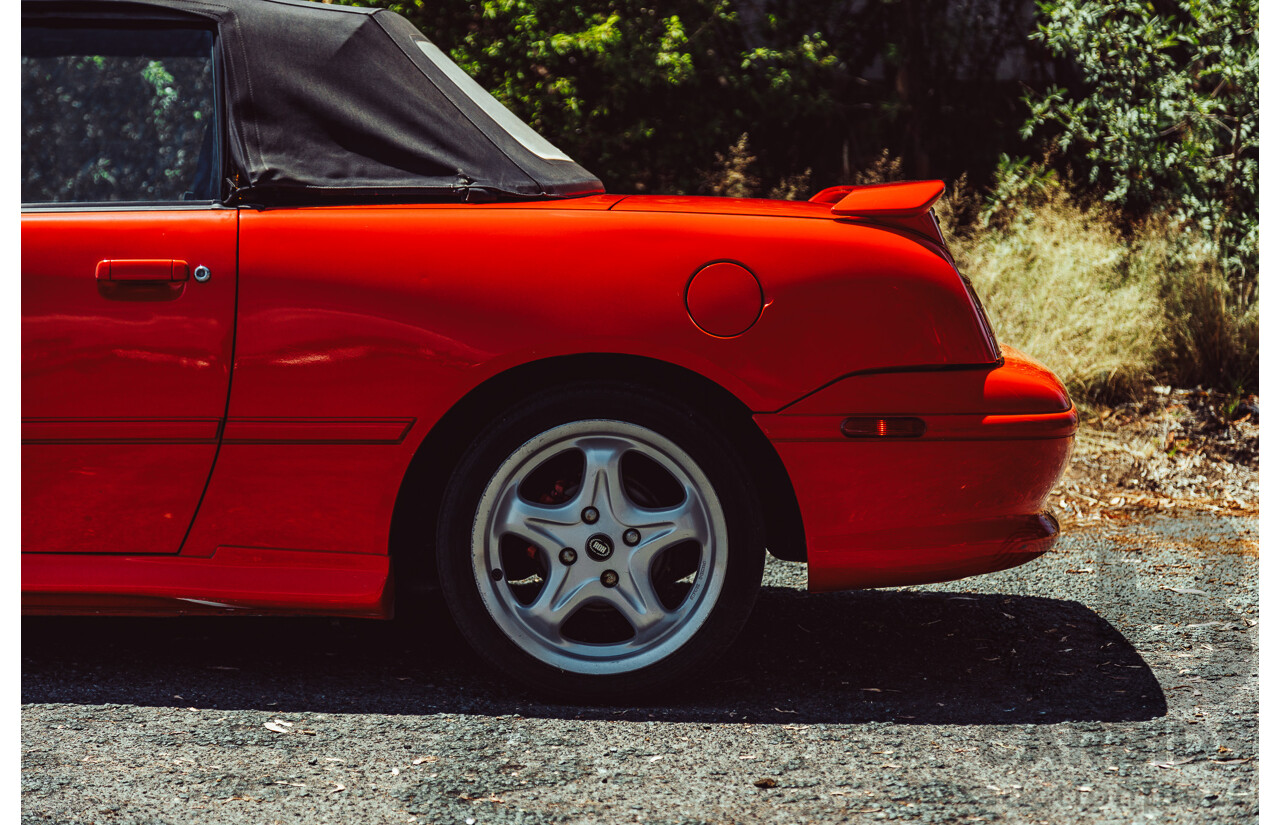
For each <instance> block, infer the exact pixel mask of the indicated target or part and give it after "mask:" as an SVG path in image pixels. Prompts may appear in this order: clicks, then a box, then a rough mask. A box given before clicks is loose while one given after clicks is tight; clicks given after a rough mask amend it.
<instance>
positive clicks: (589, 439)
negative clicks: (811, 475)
mask: <svg viewBox="0 0 1280 825" xmlns="http://www.w3.org/2000/svg"><path fill="white" fill-rule="evenodd" d="M566 453H571V454H572V453H576V454H578V455H580V457H581V467H582V470H581V476H580V479H579V483H578V485H577V486H576V488H575V489H573V490H572V494H571V495H570V496H569V497H568V499H567V500H565V501H559V502H555V503H552V504H544V503H538V502H533V501H530V500H529V499H528V498H526V497H525V496H524V495H522V494H521V486H522V484H523V483H524V482H525V481H526V480H527V479H528V478H529V477H530V476H531V475H532V474H534V473H536V472H537V471H538V470H539V468H541V467H543V466H545V465H547V463H548V462H550V461H552V460H554V459H557V458H558V457H562V456H564V455H565V454H566ZM628 454H638V455H639V456H642V457H643V458H644V459H647V460H648V462H651V463H652V465H657V466H658V467H660V468H661V469H662V470H663V471H665V473H666V474H667V475H668V476H669V477H670V480H672V481H673V482H674V483H675V484H677V485H679V487H680V488H682V489H683V500H681V501H680V502H679V503H677V504H669V503H667V504H663V505H662V506H658V507H645V506H641V505H640V504H639V503H637V502H636V501H634V500H633V499H632V496H631V495H629V494H628V492H627V490H628V486H634V483H633V484H631V485H629V484H628V482H630V481H631V479H630V478H628V477H625V476H624V473H625V472H628V471H627V470H626V468H624V461H623V459H624V457H625V456H627V455H628ZM592 508H594V510H595V511H596V512H594V513H588V512H587V511H588V510H590V509H592ZM584 514H586V518H584ZM587 519H591V521H588V520H587ZM631 530H636V531H638V532H639V538H638V540H636V541H634V542H633V541H632V540H635V539H636V538H637V537H636V535H635V534H634V533H629V531H631ZM504 537H515V538H516V539H518V540H519V541H520V542H522V543H526V544H527V546H528V548H529V554H530V555H531V556H533V557H536V558H535V561H536V562H537V565H538V568H539V570H540V571H541V583H540V587H539V588H538V590H537V592H536V595H534V596H533V597H532V598H531V599H528V600H522V599H521V598H519V597H518V596H517V593H516V591H515V589H514V588H513V587H512V585H511V583H510V581H509V577H508V575H507V571H506V570H505V569H504V564H503V553H502V549H501V548H502V544H503V541H504ZM602 539H603V541H602ZM508 540H509V538H508ZM726 545H727V528H726V526H725V517H724V512H723V510H722V508H721V505H720V501H719V499H718V497H717V496H716V493H715V490H714V489H713V488H712V486H711V483H710V481H709V480H708V479H707V477H706V475H705V474H704V473H703V471H702V470H701V468H699V467H698V465H697V464H696V463H695V462H694V461H693V459H692V458H691V457H690V456H689V454H688V453H686V452H685V451H684V450H682V449H681V448H680V447H678V446H677V445H676V444H675V443H673V442H672V441H671V440H670V439H667V438H665V437H663V436H661V435H659V434H658V433H656V432H654V431H653V430H650V429H648V428H646V427H641V426H638V425H635V424H630V423H627V422H624V421H612V420H588V421H575V422H572V423H569V424H564V425H562V426H559V427H555V428H553V429H550V430H547V431H546V432H543V433H541V434H540V435H538V436H536V437H534V438H532V439H530V440H529V441H527V442H526V443H525V444H523V445H522V446H521V447H519V448H518V449H517V450H516V451H515V452H513V453H512V454H511V455H510V456H508V457H507V459H506V460H505V461H503V462H502V464H501V465H500V466H499V467H498V470H497V472H495V473H494V475H493V477H492V478H491V479H490V481H489V483H488V485H487V486H486V487H485V490H484V493H483V494H482V496H481V498H480V504H479V507H478V508H477V511H476V519H475V522H474V525H473V528H472V541H471V559H472V571H473V573H474V575H475V581H476V585H477V587H478V589H479V591H480V597H481V600H482V601H483V602H484V606H485V608H486V609H487V610H488V612H489V615H490V616H491V617H492V618H493V620H494V622H495V623H496V624H497V625H498V627H499V628H500V629H501V630H502V632H503V633H504V634H505V635H506V637H507V638H508V639H510V640H511V641H512V642H514V643H515V644H516V645H517V646H518V647H519V648H520V649H521V650H523V651H524V652H526V653H528V654H529V655H530V656H533V657H534V658H536V659H538V660H540V661H542V662H545V663H546V664H549V665H551V666H553V667H556V668H559V669H561V670H565V671H569V672H572V673H582V674H615V673H625V672H629V671H634V670H637V669H639V668H642V667H645V666H647V665H650V664H653V663H655V662H658V661H660V660H662V659H663V658H665V657H666V656H668V655H670V654H671V653H673V652H674V651H676V650H678V649H679V648H680V647H681V646H682V645H684V644H685V643H686V642H687V641H688V640H689V639H690V638H692V637H693V636H694V634H696V633H697V631H698V629H699V628H700V627H702V625H703V623H704V622H705V621H706V619H707V616H708V615H709V614H710V613H711V611H712V609H713V608H714V607H715V604H716V600H717V599H718V598H719V596H720V591H721V589H722V587H723V585H724V580H725V570H726V565H727V558H728V547H727V546H726ZM692 546H696V547H697V561H696V572H693V573H691V576H692V582H687V578H688V577H686V578H685V579H683V580H682V581H685V586H687V587H688V591H687V593H686V594H685V595H683V596H682V598H680V600H679V601H678V603H676V604H668V603H667V602H665V601H664V600H663V599H662V598H660V596H659V593H658V588H657V587H656V585H657V582H656V580H655V574H656V572H657V571H659V570H660V569H662V568H663V566H664V565H662V564H660V563H659V562H660V560H662V558H663V556H664V554H666V553H668V551H673V549H674V548H677V547H679V548H682V550H683V549H686V548H690V547H692ZM565 549H571V550H573V551H574V552H573V553H572V554H566V553H564V552H563V551H564V550H565ZM565 559H573V560H572V561H571V562H570V563H565ZM601 608H605V609H606V611H607V610H608V609H612V611H616V613H617V614H618V615H620V616H621V617H622V619H624V620H625V621H626V623H627V625H629V627H630V631H631V635H630V637H629V638H626V639H622V640H615V641H607V642H597V641H584V640H582V639H580V638H576V637H575V636H574V635H573V634H567V624H568V623H569V622H570V620H571V619H574V616H575V614H577V613H579V612H580V611H582V610H583V609H586V610H588V611H590V610H593V609H594V610H597V611H598V610H600V609H601Z"/></svg>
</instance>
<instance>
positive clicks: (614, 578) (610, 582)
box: [600, 570, 618, 587]
mask: <svg viewBox="0 0 1280 825" xmlns="http://www.w3.org/2000/svg"><path fill="white" fill-rule="evenodd" d="M600 583H601V584H603V585H604V586H605V587H616V586H617V585H618V574H617V573H615V572H613V571H612V570H606V571H604V572H603V573H601V574H600Z"/></svg>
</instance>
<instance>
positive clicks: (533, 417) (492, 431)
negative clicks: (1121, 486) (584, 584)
mask: <svg viewBox="0 0 1280 825" xmlns="http://www.w3.org/2000/svg"><path fill="white" fill-rule="evenodd" d="M593 419H600V420H616V421H621V422H626V423H630V424H635V425H639V426H641V427H645V428H647V429H650V430H653V431H654V432H656V433H658V434H660V435H662V436H664V437H666V438H668V439H670V440H671V441H673V442H674V443H675V444H676V445H677V446H679V447H680V448H681V449H682V450H684V451H685V452H686V453H687V454H688V455H689V457H690V458H691V459H692V460H693V461H694V463H696V464H697V465H698V467H699V468H700V469H701V470H702V472H703V473H704V474H705V475H706V477H707V479H708V480H709V482H710V483H711V486H712V488H713V489H714V492H715V495H716V497H717V498H718V499H719V502H720V506H721V510H722V512H723V513H724V517H725V526H726V529H727V532H728V535H727V542H726V546H727V549H728V554H727V565H726V570H725V580H724V583H723V585H722V587H721V591H720V595H719V597H718V598H717V601H716V604H715V605H714V606H713V608H712V609H711V611H710V613H709V614H708V615H707V618H706V620H705V621H704V622H703V624H702V626H701V627H700V628H698V630H697V631H696V632H695V633H694V635H693V636H692V637H691V638H690V639H689V640H688V641H687V642H685V644H684V645H682V646H681V647H680V648H678V649H677V650H676V651H674V652H672V653H671V654H670V655H668V656H666V657H665V658H663V659H661V660H660V661H658V662H655V663H653V664H651V665H648V666H646V667H643V668H640V669H637V670H634V671H629V672H627V673H620V674H609V675H585V674H579V673H572V672H569V671H564V670H560V669H559V668H556V667H553V666H551V665H548V664H546V663H544V662H542V661H540V660H538V659H536V658H534V657H533V656H531V655H530V654H528V653H526V652H525V651H523V650H521V649H520V647H519V646H518V645H516V643H514V642H513V641H511V640H510V639H509V638H508V637H507V636H506V634H505V633H503V632H502V630H501V629H499V627H498V625H497V624H496V623H495V622H494V620H493V619H492V617H491V616H490V615H489V611H488V609H487V608H486V607H485V606H484V603H483V601H482V600H481V597H480V592H479V590H478V586H477V583H476V581H475V574H474V572H473V567H472V559H471V553H472V534H473V528H474V525H475V519H476V514H477V510H478V507H479V503H480V499H481V496H482V495H483V493H484V489H485V487H486V486H487V485H488V484H489V482H490V480H491V479H492V477H493V475H494V473H496V472H497V470H498V468H499V467H500V466H501V465H502V463H503V462H504V461H506V460H507V458H508V457H509V456H511V455H512V454H513V453H514V452H515V451H516V450H518V449H519V448H520V447H521V446H522V445H524V444H525V443H526V442H528V441H529V440H530V439H532V438H534V437H536V436H538V435H539V434H541V433H544V432H546V431H548V430H550V429H553V428H555V427H559V426H561V425H564V424H568V423H571V422H575V421H585V420H593ZM748 478H749V476H748V473H747V468H746V467H745V465H744V463H743V462H742V460H741V458H740V456H739V454H738V452H737V451H736V450H735V449H734V446H733V444H732V443H731V442H730V441H729V439H728V438H727V437H726V436H725V435H724V434H723V433H722V432H721V431H720V430H719V428H718V427H717V426H716V423H715V421H714V420H712V418H711V417H710V416H707V415H705V414H703V413H700V412H698V411H697V410H695V409H694V408H692V407H690V406H689V405H687V404H684V403H681V402H679V401H675V400H672V399H668V398H665V397H663V396H661V395H657V394H655V393H654V392H653V391H652V390H651V389H648V388H639V387H634V386H631V385H627V384H623V383H617V384H579V385H572V386H569V387H563V388H560V389H557V390H554V391H545V392H542V393H539V394H536V395H534V396H532V397H530V398H528V399H526V400H524V401H522V402H520V403H519V404H517V405H514V406H512V407H510V408H508V409H507V410H506V411H504V412H503V413H502V414H501V415H499V416H498V417H497V418H496V419H495V420H494V421H493V422H492V423H491V424H489V425H488V426H487V427H486V428H485V429H484V430H483V431H482V432H481V433H480V435H479V436H478V437H477V438H476V439H475V441H473V443H472V444H471V446H470V447H469V448H468V449H467V451H466V452H465V453H464V454H463V456H462V458H461V459H460V460H459V462H458V465H457V467H456V468H455V470H454V472H453V475H452V477H451V480H450V483H449V485H448V488H447V490H446V493H445V496H444V499H443V503H442V506H441V510H440V514H439V518H438V522H437V535H436V563H437V568H438V571H439V576H440V583H441V586H442V589H443V591H444V596H445V600H446V602H447V603H448V606H449V609H450V613H451V614H452V615H453V618H454V622H455V623H456V624H457V626H458V629H459V630H460V631H461V633H462V634H463V636H464V637H465V638H466V639H467V641H468V642H469V643H470V644H471V645H472V646H473V647H474V648H475V649H476V651H477V652H478V653H479V654H480V655H481V657H482V658H483V659H484V660H486V661H487V662H488V663H489V664H491V665H493V666H495V667H497V668H498V669H499V670H500V671H502V672H504V673H506V674H507V675H509V676H511V677H513V678H515V679H516V680H517V681H520V682H522V683H524V684H526V685H528V686H530V687H532V688H534V689H535V690H537V691H538V692H540V693H543V694H547V695H549V696H552V697H554V698H558V699H573V700H584V701H589V702H609V701H623V700H628V699H634V698H638V697H642V696H650V695H653V694H655V693H656V692H658V691H661V690H663V689H665V688H669V687H679V685H678V684H677V683H678V682H684V683H688V681H689V680H690V679H692V678H694V677H695V675H696V674H698V673H699V672H700V671H702V670H703V669H704V668H705V667H706V666H707V665H709V664H710V663H711V662H712V661H714V659H715V658H716V657H717V656H718V655H720V654H721V653H723V652H724V651H725V649H727V648H728V647H729V646H730V644H731V643H732V641H733V639H734V638H735V637H736V636H737V634H738V631H739V630H741V628H742V625H743V624H744V623H745V622H746V619H747V616H748V615H749V613H750V611H751V607H752V605H753V603H754V601H755V596H756V593H757V591H758V590H759V586H760V580H761V578H762V575H763V567H764V542H763V538H762V536H763V529H762V526H761V524H760V518H759V512H760V508H759V507H758V506H756V504H755V501H754V493H753V491H752V490H751V488H750V485H749V483H748Z"/></svg>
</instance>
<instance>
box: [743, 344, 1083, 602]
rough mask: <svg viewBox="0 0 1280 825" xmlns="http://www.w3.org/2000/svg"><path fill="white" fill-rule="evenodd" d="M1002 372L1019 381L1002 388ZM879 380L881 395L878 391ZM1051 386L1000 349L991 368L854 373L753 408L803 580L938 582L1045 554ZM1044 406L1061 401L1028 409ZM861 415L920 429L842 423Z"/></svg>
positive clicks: (1061, 443) (1061, 427) (1055, 446)
mask: <svg viewBox="0 0 1280 825" xmlns="http://www.w3.org/2000/svg"><path fill="white" fill-rule="evenodd" d="M1011 378H1012V379H1016V381H1017V382H1021V383H1025V384H1027V386H1028V390H1027V392H1025V393H1018V392H1011V391H1010V380H1011ZM863 379H871V380H863ZM899 379H900V380H899ZM895 381H897V384H895ZM903 382H905V383H906V384H909V385H910V386H911V388H912V393H913V396H912V398H911V401H912V402H913V405H912V407H910V408H907V407H903V406H901V404H902V401H901V398H902V394H901V393H900V392H892V390H893V389H894V387H895V386H897V387H898V388H899V389H900V388H901V384H902V383H903ZM1036 384H1038V385H1039V387H1038V388H1037V387H1036V386H1035V385H1036ZM972 385H976V386H972ZM881 387H883V388H887V389H888V390H890V391H891V392H890V393H889V394H888V395H885V396H884V397H880V398H877V397H876V396H877V389H878V388H881ZM966 387H967V389H966ZM931 388H932V390H931ZM935 390H936V392H935ZM1060 390H1061V384H1059V383H1058V381H1057V379H1056V378H1054V377H1053V375H1052V373H1050V372H1049V371H1048V370H1046V369H1044V368H1043V367H1041V366H1040V365H1038V364H1036V363H1035V362H1033V361H1031V360H1030V359H1028V358H1026V357H1025V356H1023V355H1022V354H1021V353H1018V352H1017V351H1016V350H1011V349H1006V350H1005V362H1004V363H1003V364H1002V365H1000V366H998V367H995V368H993V369H990V370H975V371H972V372H969V373H962V372H938V373H913V374H898V376H897V378H895V380H894V381H888V380H886V379H885V377H884V376H863V377H853V378H849V379H845V380H844V381H841V382H837V383H836V384H834V385H832V386H831V387H829V388H827V389H825V390H823V391H821V392H820V393H817V394H815V395H814V396H811V397H810V398H807V399H805V400H804V401H802V402H800V403H799V404H796V405H792V407H790V408H788V409H787V410H784V411H783V412H781V413H775V414H767V415H758V416H756V421H757V423H758V424H759V425H760V427H761V429H762V430H763V431H764V433H765V434H766V436H768V438H769V439H770V441H771V442H772V443H773V445H774V447H775V449H776V450H777V452H778V455H779V456H780V457H781V459H782V462H783V464H784V466H785V467H786V469H787V472H788V474H789V475H790V478H791V482H792V487H793V489H794V490H795V493H796V499H797V502H798V504H799V506H800V513H801V516H802V518H803V521H804V530H805V540H806V544H807V548H808V561H809V589H810V590H813V591H825V590H841V589H849V588H860V587H886V586H897V585H907V584H923V583H928V582H939V581H949V580H952V579H957V578H963V577H965V576H971V575H976V574H979V573H988V572H994V571H996V570H1003V569H1006V568H1009V567H1013V566H1015V565H1018V564H1022V563H1024V562H1027V561H1030V560H1031V559H1034V558H1036V557H1037V556H1039V555H1041V554H1043V553H1045V552H1046V551H1048V550H1049V549H1050V548H1051V547H1052V546H1053V544H1054V542H1055V541H1056V540H1057V537H1058V534H1059V528H1058V523H1057V521H1056V519H1054V518H1053V516H1052V515H1050V514H1049V513H1048V512H1047V511H1046V509H1045V502H1046V500H1047V498H1048V495H1049V492H1050V490H1052V488H1053V486H1054V485H1055V484H1056V483H1057V481H1058V478H1059V477H1060V476H1061V474H1062V471H1063V469H1064V468H1065V467H1066V465H1067V462H1068V461H1069V459H1070V455H1071V449H1072V446H1073V443H1074V433H1075V429H1076V424H1077V414H1076V410H1075V408H1074V407H1073V406H1072V405H1071V403H1070V401H1069V400H1067V399H1066V395H1065V392H1061V393H1060V394H1059V391H1060ZM1055 395H1056V396H1057V397H1056V398H1055V397H1053V396H1055ZM982 406H986V407H988V408H989V411H987V412H983V411H982V410H981V407H982ZM1047 406H1048V407H1052V406H1060V408H1059V409H1056V410H1053V409H1050V410H1048V411H1041V412H1031V411H1029V410H1034V409H1036V408H1037V407H1038V408H1039V409H1040V410H1044V409H1045V407H1047ZM948 407H950V409H948ZM824 408H825V409H824ZM867 414H882V415H886V416H889V415H893V416H913V417H916V418H919V419H920V420H922V421H923V422H924V424H925V431H924V434H923V435H921V436H919V437H913V438H874V439H873V438H867V439H849V438H846V437H845V436H844V435H843V434H842V433H841V423H842V422H843V421H844V420H845V419H846V418H847V417H849V416H850V415H867Z"/></svg>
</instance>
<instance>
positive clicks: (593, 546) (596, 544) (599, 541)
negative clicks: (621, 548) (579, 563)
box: [587, 533, 613, 561]
mask: <svg viewBox="0 0 1280 825" xmlns="http://www.w3.org/2000/svg"><path fill="white" fill-rule="evenodd" d="M587 555H588V556H590V557H591V558H593V559H595V560H596V561H604V560H605V559H607V558H609V557H610V556H612V555H613V542H611V541H609V537H608V536H605V535H602V534H600V533H597V534H596V535H594V536H592V537H591V538H589V539H587Z"/></svg>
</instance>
